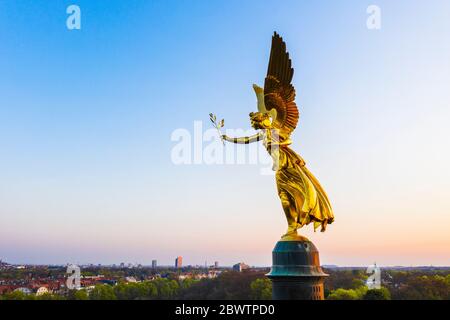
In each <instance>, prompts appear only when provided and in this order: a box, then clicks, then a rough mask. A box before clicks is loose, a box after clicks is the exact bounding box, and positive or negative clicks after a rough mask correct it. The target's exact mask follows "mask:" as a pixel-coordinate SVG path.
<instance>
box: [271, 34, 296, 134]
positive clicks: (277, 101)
mask: <svg viewBox="0 0 450 320" xmlns="http://www.w3.org/2000/svg"><path fill="white" fill-rule="evenodd" d="M291 64H292V63H291V59H290V58H289V53H288V52H287V51H286V43H284V41H283V39H282V38H281V37H280V36H279V35H278V34H277V33H276V32H275V33H274V35H273V37H272V49H271V51H270V60H269V68H268V70H267V77H266V81H265V83H264V104H265V105H266V108H267V110H269V111H270V112H271V113H272V114H273V119H272V124H273V126H274V127H275V128H277V129H280V130H281V131H283V132H284V133H286V134H290V133H291V132H292V131H294V129H295V128H296V127H297V123H298V118H299V113H298V108H297V105H296V104H295V102H294V100H295V89H294V87H293V86H292V84H291V81H292V77H293V76H294V69H293V68H292V66H291ZM274 111H276V112H274Z"/></svg>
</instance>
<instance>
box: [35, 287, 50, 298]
mask: <svg viewBox="0 0 450 320" xmlns="http://www.w3.org/2000/svg"><path fill="white" fill-rule="evenodd" d="M46 293H50V291H48V288H46V287H40V288H38V289H37V290H36V296H42V295H44V294H46Z"/></svg>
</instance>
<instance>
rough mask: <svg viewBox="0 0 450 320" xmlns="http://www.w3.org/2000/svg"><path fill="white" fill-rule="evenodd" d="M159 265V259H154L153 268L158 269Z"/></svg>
mask: <svg viewBox="0 0 450 320" xmlns="http://www.w3.org/2000/svg"><path fill="white" fill-rule="evenodd" d="M157 267H158V261H157V260H152V268H153V269H156V268H157Z"/></svg>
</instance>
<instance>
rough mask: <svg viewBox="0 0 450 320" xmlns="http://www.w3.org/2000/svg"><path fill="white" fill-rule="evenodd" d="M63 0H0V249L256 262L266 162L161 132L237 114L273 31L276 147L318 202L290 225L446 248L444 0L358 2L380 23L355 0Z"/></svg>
mask: <svg viewBox="0 0 450 320" xmlns="http://www.w3.org/2000/svg"><path fill="white" fill-rule="evenodd" d="M74 3H75V4H77V5H79V7H80V9H81V19H82V23H81V30H68V29H67V27H66V19H67V17H68V15H67V13H66V9H67V6H68V5H69V4H72V3H68V2H66V1H58V2H55V1H30V0H24V1H2V2H0V38H1V39H2V46H1V48H0V74H1V75H2V77H0V153H1V154H0V258H1V259H5V260H6V261H8V262H11V263H18V264H25V263H31V264H65V263H67V262H72V263H79V264H83V263H90V262H91V263H94V264H97V263H102V264H112V263H120V261H138V262H140V263H144V262H145V261H147V263H148V264H151V259H154V258H153V257H157V260H158V262H159V263H161V264H166V265H172V264H173V259H174V257H176V256H177V255H182V256H183V257H185V259H186V260H185V261H184V264H191V265H195V264H198V265H202V264H203V262H204V261H205V260H208V261H216V260H217V261H220V263H221V265H233V264H235V263H236V262H239V261H245V263H247V264H249V265H255V266H269V265H270V264H271V251H272V249H273V246H274V243H275V242H276V241H278V240H279V238H280V236H281V235H282V234H283V233H284V232H285V224H286V222H285V219H284V217H283V211H282V208H281V205H280V201H279V199H278V198H277V196H276V185H275V181H274V177H273V176H270V175H263V174H261V168H266V167H267V164H264V165H261V164H256V165H255V164H240V165H238V164H232V165H207V164H205V163H202V164H198V165H177V164H174V163H173V161H172V159H171V153H172V150H173V148H174V146H175V145H176V142H175V141H172V139H171V138H172V134H173V132H175V131H176V130H178V129H184V130H187V131H188V132H190V133H191V134H192V136H194V131H195V130H194V126H195V123H196V121H201V122H202V127H203V131H206V130H208V129H210V128H211V124H210V123H209V116H208V115H209V113H210V112H214V113H215V114H217V116H218V117H220V118H221V119H222V118H224V119H225V129H243V130H244V129H245V130H247V129H249V128H250V122H249V119H248V114H249V113H250V112H253V111H256V99H255V96H254V92H253V89H252V84H253V83H256V84H259V85H263V82H264V77H265V73H266V70H267V62H268V54H269V50H270V41H271V36H272V34H273V32H274V31H277V32H278V33H280V35H282V36H283V38H284V39H285V40H286V43H287V45H288V49H289V52H290V57H291V58H292V61H293V66H294V68H295V74H294V80H293V82H294V85H295V87H296V89H297V91H298V96H297V100H296V101H297V103H298V105H299V109H300V114H301V115H300V122H299V126H298V128H297V129H296V131H295V133H294V135H293V141H294V143H293V146H292V147H293V149H294V150H296V151H298V153H299V154H300V155H301V156H302V157H303V158H304V159H305V160H306V164H307V166H308V168H309V169H311V171H312V172H313V173H314V174H315V175H316V176H317V178H318V179H319V180H320V182H321V183H322V184H323V186H324V188H325V189H326V191H327V193H328V196H329V198H330V201H331V204H332V206H333V209H334V212H335V216H336V221H335V222H334V223H333V224H332V225H330V226H328V229H327V232H326V233H324V234H322V233H319V232H317V233H314V232H313V231H312V230H311V228H308V229H301V230H300V233H301V234H303V235H305V236H306V237H308V238H309V239H311V240H312V241H313V242H314V244H315V245H316V246H317V247H318V248H320V254H321V255H320V257H321V264H326V265H342V266H367V265H370V264H372V263H373V262H374V261H376V262H377V263H378V264H379V265H381V266H396V265H404V266H411V265H418V266H419V265H423V266H426V265H442V266H444V265H446V264H448V261H450V233H449V226H450V214H449V213H450V198H449V197H448V193H449V190H450V170H449V169H448V163H449V162H450V149H449V148H448V147H447V146H448V141H447V137H448V136H450V127H449V126H448V119H449V118H450V109H449V108H448V104H449V102H450V92H449V90H448V87H449V86H450V61H449V59H448V57H449V56H450V44H449V42H448V41H447V39H448V34H449V33H450V20H449V19H448V17H447V16H448V15H447V12H449V10H450V3H449V2H448V1H445V0H434V1H430V2H427V3H425V2H423V1H422V2H421V1H406V0H400V1H395V2H392V1H387V0H380V1H377V3H376V4H377V5H378V6H379V7H380V9H381V17H382V18H381V19H382V20H381V21H382V22H381V29H380V30H369V29H368V28H367V24H366V21H367V19H368V16H369V15H368V13H367V8H368V6H369V5H372V4H373V3H372V1H360V0H347V1H343V2H340V3H329V2H328V1H324V0H321V1H315V2H314V3H312V2H307V1H289V0H287V1H286V3H285V6H279V4H278V2H276V1H266V2H264V3H261V2H260V1H246V2H245V3H242V2H240V1H237V0H231V1H226V2H225V1H221V2H219V1H208V2H206V1H205V2H192V3H188V2H186V3H185V2H173V1H145V0H135V1H132V2H129V1H119V0H111V1H108V5H107V6H106V5H105V4H104V3H103V2H101V1H87V0H77V1H74ZM265 17H270V19H269V18H265ZM216 139H217V141H216V142H217V143H218V144H220V143H221V142H220V141H219V140H218V137H216ZM209 143H211V142H205V144H204V145H205V147H206V146H208V145H209ZM232 148H233V147H232V146H230V145H227V146H225V147H223V151H224V153H225V154H226V153H231V152H232V151H233V149H232ZM239 148H241V147H239ZM246 148H247V146H242V149H239V150H242V151H245V150H248V149H246ZM266 160H267V159H266Z"/></svg>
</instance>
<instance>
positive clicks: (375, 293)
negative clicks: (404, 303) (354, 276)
mask: <svg viewBox="0 0 450 320" xmlns="http://www.w3.org/2000/svg"><path fill="white" fill-rule="evenodd" d="M363 299H364V300H391V293H390V292H389V290H388V289H387V288H384V287H382V288H380V289H370V290H367V292H366V294H365V295H364V296H363Z"/></svg>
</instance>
